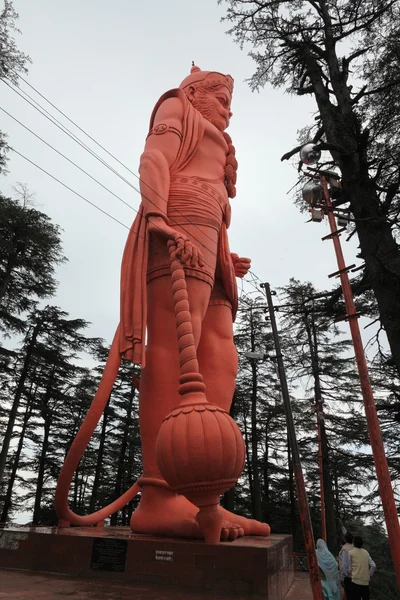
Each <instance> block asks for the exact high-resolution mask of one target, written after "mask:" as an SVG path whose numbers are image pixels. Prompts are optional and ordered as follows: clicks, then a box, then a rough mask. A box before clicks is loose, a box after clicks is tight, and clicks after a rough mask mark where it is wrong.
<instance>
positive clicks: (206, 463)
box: [56, 66, 270, 542]
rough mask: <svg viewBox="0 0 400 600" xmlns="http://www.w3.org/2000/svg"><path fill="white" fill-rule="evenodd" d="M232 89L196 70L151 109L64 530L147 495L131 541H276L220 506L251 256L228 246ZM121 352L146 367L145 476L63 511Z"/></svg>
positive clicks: (70, 461) (72, 456)
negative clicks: (99, 505)
mask: <svg viewBox="0 0 400 600" xmlns="http://www.w3.org/2000/svg"><path fill="white" fill-rule="evenodd" d="M232 92H233V80H232V78H231V77H230V76H229V75H222V74H220V73H215V72H207V71H201V70H200V69H199V68H198V67H195V66H193V67H192V70H191V74H190V75H189V76H188V77H187V78H186V79H184V81H183V82H182V83H181V85H180V87H179V88H177V89H173V90H170V91H169V92H167V93H165V94H164V95H163V96H162V97H161V98H160V100H159V101H158V102H157V104H156V106H155V108H154V110H153V114H152V116H151V120H150V129H149V134H148V136H147V139H146V146H145V150H144V153H143V154H142V156H141V159H140V190H141V194H142V203H141V205H140V210H139V213H138V216H137V218H136V219H135V222H134V224H133V226H132V229H131V231H130V234H129V237H128V240H127V243H126V247H125V251H124V257H123V261H122V272H121V316H120V324H119V327H118V329H117V332H116V335H115V338H114V341H113V344H112V347H111V350H110V354H109V358H108V361H107V365H106V368H105V371H104V374H103V377H102V381H101V383H100V386H99V390H98V392H97V394H96V396H95V399H94V401H93V404H92V406H91V408H90V410H89V412H88V415H87V417H86V418H85V421H84V423H83V425H82V427H81V429H80V431H79V433H78V435H77V437H76V440H75V441H74V443H73V445H72V447H71V450H70V452H69V454H68V456H67V458H66V461H65V464H64V466H63V469H62V471H61V474H60V478H59V482H58V485H57V491H56V510H57V514H58V516H59V519H60V525H64V526H66V525H68V524H70V523H72V524H75V525H89V524H97V523H99V522H101V521H102V520H104V518H106V517H108V516H109V515H110V514H112V513H113V512H114V511H116V510H119V509H120V508H121V507H122V506H123V505H124V504H126V503H127V502H129V500H130V499H131V498H132V497H133V496H134V495H135V494H136V493H137V491H138V490H139V489H141V492H142V495H141V500H140V503H139V506H138V508H137V509H136V510H135V512H134V513H133V515H132V518H131V528H132V531H134V532H137V533H148V534H153V535H163V536H179V537H189V538H190V537H204V538H205V539H206V540H207V541H214V542H215V541H217V538H218V539H219V538H221V539H231V540H233V539H236V538H237V537H238V536H241V535H268V534H269V532H270V528H269V526H268V525H267V524H265V523H259V522H257V521H254V520H251V519H246V518H244V517H241V516H237V515H234V514H232V513H229V512H228V511H226V510H225V509H223V508H222V507H217V506H216V502H217V499H218V496H219V494H221V493H222V492H223V491H224V490H225V489H227V488H228V487H232V485H234V483H235V481H236V480H237V478H238V476H239V475H240V471H241V469H242V467H243V456H244V454H243V441H242V439H241V436H240V435H238V431H237V429H236V425H235V424H234V423H233V422H232V421H231V419H230V417H229V416H228V414H227V413H229V409H230V405H231V401H232V397H233V393H234V389H235V378H236V373H237V352H236V349H235V346H234V342H233V321H234V318H235V315H236V310H237V303H238V298H237V284H236V277H243V276H244V275H245V274H246V273H247V271H248V269H249V267H250V260H249V259H247V258H239V257H238V256H237V255H236V254H231V253H230V251H229V246H228V238H227V228H228V227H229V223H230V215H231V208H230V203H229V198H234V196H235V194H236V190H235V183H236V170H237V161H236V158H235V149H234V147H233V145H232V141H231V139H230V137H229V135H228V134H226V133H225V129H226V128H227V127H228V125H229V120H230V117H231V116H232V113H231V110H230V107H231V99H232ZM171 273H172V285H171ZM146 333H147V345H145V342H146ZM177 334H178V344H177ZM122 356H124V357H125V358H127V359H129V360H131V361H133V362H134V363H135V364H141V365H142V375H141V379H140V392H139V411H140V412H139V419H140V433H141V439H142V454H143V475H142V476H141V478H140V479H139V481H138V482H137V483H136V484H134V485H133V486H132V488H131V489H130V490H128V491H127V492H126V493H125V494H124V495H123V496H122V497H121V498H120V499H119V500H117V501H115V502H114V503H113V504H111V505H109V506H107V507H105V508H104V509H102V510H100V511H97V512H96V513H94V514H93V515H87V516H83V517H82V516H79V515H76V514H74V513H73V512H72V511H71V510H70V509H69V508H68V504H67V499H68V491H69V486H70V483H71V481H72V477H73V473H74V470H75V469H76V467H77V465H78V463H79V460H80V457H81V456H82V453H83V451H84V449H85V448H86V445H87V443H88V441H89V439H90V437H91V435H92V433H93V431H94V428H95V427H96V424H97V422H98V420H99V418H100V416H101V413H102V411H103V409H104V406H105V404H106V402H107V400H108V397H109V394H110V393H111V390H112V386H113V383H114V381H115V377H116V375H117V372H118V368H119V364H120V361H121V357H122ZM204 390H205V394H206V397H207V399H206V397H205V396H204ZM207 401H208V402H207ZM180 403H181V404H180ZM163 421H164V425H163ZM160 428H161V431H160ZM232 432H233V433H232ZM159 434H160V435H159ZM177 491H179V492H181V493H177ZM183 494H184V495H183ZM199 508H200V511H199ZM216 531H218V533H216Z"/></svg>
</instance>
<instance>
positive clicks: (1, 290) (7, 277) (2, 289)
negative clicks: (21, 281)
mask: <svg viewBox="0 0 400 600" xmlns="http://www.w3.org/2000/svg"><path fill="white" fill-rule="evenodd" d="M15 258H16V254H15V253H10V254H9V255H8V260H7V266H6V269H5V272H4V277H3V279H2V280H1V282H0V306H1V303H2V302H3V299H4V296H5V295H6V292H7V288H8V285H9V283H10V281H11V275H12V272H13V269H14V265H15Z"/></svg>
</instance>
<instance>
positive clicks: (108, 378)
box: [55, 329, 140, 527]
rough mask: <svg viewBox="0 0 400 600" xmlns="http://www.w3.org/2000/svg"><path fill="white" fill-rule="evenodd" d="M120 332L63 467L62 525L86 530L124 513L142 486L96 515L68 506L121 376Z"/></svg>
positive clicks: (57, 502)
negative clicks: (77, 475)
mask: <svg viewBox="0 0 400 600" xmlns="http://www.w3.org/2000/svg"><path fill="white" fill-rule="evenodd" d="M118 338H119V331H118V329H117V331H116V333H115V336H114V339H113V342H112V344H111V348H110V352H109V355H108V358H107V362H106V366H105V368H104V372H103V375H102V377H101V380H100V384H99V387H98V390H97V392H96V395H95V397H94V398H93V402H92V404H91V406H90V408H89V410H88V412H87V414H86V417H85V419H84V421H83V423H82V425H81V427H80V429H79V431H78V433H77V435H76V437H75V439H74V441H73V443H72V446H71V448H70V450H69V452H68V454H67V457H66V459H65V462H64V465H63V467H62V469H61V472H60V476H59V478H58V482H57V488H56V495H55V508H56V513H57V516H58V518H59V525H60V526H68V525H69V524H71V525H79V526H81V527H85V526H86V527H87V526H90V525H96V524H97V523H100V522H101V521H104V519H107V518H108V517H110V516H111V515H112V514H114V513H115V512H117V511H119V510H121V508H123V507H124V506H125V505H126V504H128V502H130V501H131V500H132V498H134V497H135V496H136V495H137V494H138V492H139V491H140V486H139V484H138V482H137V481H136V482H135V483H134V484H133V485H132V486H131V487H130V488H129V489H128V490H127V491H126V492H125V493H124V494H122V496H120V497H119V498H118V499H117V500H114V502H111V504H108V505H107V506H105V507H104V508H102V509H100V510H97V511H96V512H94V513H92V514H90V515H85V516H80V515H77V514H76V513H74V512H73V511H72V510H71V509H70V508H69V506H68V493H69V489H70V486H71V482H72V479H73V477H74V474H75V470H76V468H77V467H78V465H79V462H80V460H81V458H82V456H83V453H84V452H85V450H86V448H87V445H88V443H89V441H90V438H91V437H92V435H93V432H94V430H95V429H96V425H97V423H98V422H99V420H100V417H101V415H102V414H103V411H104V409H105V407H106V404H107V401H108V399H109V397H110V394H111V392H112V389H113V385H114V382H115V380H116V377H117V375H118V369H119V366H120V364H121V354H120V351H119V344H118Z"/></svg>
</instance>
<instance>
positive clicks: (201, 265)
mask: <svg viewBox="0 0 400 600" xmlns="http://www.w3.org/2000/svg"><path fill="white" fill-rule="evenodd" d="M197 254H198V261H197V262H198V265H199V267H201V268H203V267H204V265H205V262H204V256H203V253H202V251H201V250H199V249H198V248H197Z"/></svg>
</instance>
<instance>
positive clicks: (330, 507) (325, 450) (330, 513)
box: [304, 313, 337, 553]
mask: <svg viewBox="0 0 400 600" xmlns="http://www.w3.org/2000/svg"><path fill="white" fill-rule="evenodd" d="M304 325H305V328H306V332H307V339H308V344H309V349H310V358H311V368H312V374H313V379H314V395H315V405H316V407H317V411H318V413H319V412H322V405H323V400H322V392H321V381H320V374H319V360H318V339H317V331H316V327H315V322H314V315H313V314H312V313H311V323H310V322H309V320H308V317H307V315H305V318H304ZM318 424H319V428H320V436H321V448H322V477H323V492H324V498H325V518H326V536H327V540H326V541H327V545H328V548H329V549H330V551H331V552H333V553H335V552H336V550H337V532H336V514H335V506H334V498H333V487H332V476H331V468H330V457H329V447H328V440H327V437H326V429H325V423H324V421H323V419H321V420H320V421H319V423H318Z"/></svg>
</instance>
